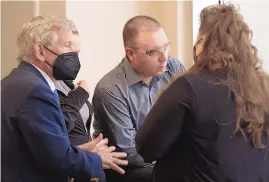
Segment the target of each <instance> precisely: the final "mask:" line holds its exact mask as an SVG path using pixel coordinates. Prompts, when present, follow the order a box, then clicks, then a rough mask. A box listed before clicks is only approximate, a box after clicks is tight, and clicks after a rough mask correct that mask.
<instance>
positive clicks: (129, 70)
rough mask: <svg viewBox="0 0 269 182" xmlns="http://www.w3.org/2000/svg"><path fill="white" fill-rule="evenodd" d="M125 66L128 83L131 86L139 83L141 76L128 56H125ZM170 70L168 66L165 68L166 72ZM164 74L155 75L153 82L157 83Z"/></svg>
mask: <svg viewBox="0 0 269 182" xmlns="http://www.w3.org/2000/svg"><path fill="white" fill-rule="evenodd" d="M123 67H124V70H125V75H126V80H127V84H128V86H131V85H133V84H135V83H138V82H140V81H142V80H141V77H140V76H139V75H138V74H137V73H136V71H135V70H134V68H133V67H132V65H131V63H130V61H129V59H128V58H127V57H125V58H123ZM166 71H168V68H167V66H166V68H165V72H166ZM162 76H163V75H161V76H157V77H153V79H152V80H153V82H154V83H156V82H158V81H159V80H160V79H161V78H162Z"/></svg>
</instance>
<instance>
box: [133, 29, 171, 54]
mask: <svg viewBox="0 0 269 182" xmlns="http://www.w3.org/2000/svg"><path fill="white" fill-rule="evenodd" d="M168 42H169V40H168V38H167V36H166V33H165V32H164V31H163V30H162V29H159V30H158V31H155V32H140V33H139V34H138V36H137V39H136V43H137V45H138V46H139V47H141V48H147V49H149V48H158V47H163V46H165V45H166V44H167V43H168Z"/></svg>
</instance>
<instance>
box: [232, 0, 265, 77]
mask: <svg viewBox="0 0 269 182" xmlns="http://www.w3.org/2000/svg"><path fill="white" fill-rule="evenodd" d="M229 2H232V3H233V4H237V5H239V6H240V13H241V14H242V15H243V16H244V18H245V21H246V22H247V23H248V25H249V26H250V28H251V29H252V31H253V41H252V43H253V45H254V46H256V47H257V48H258V51H259V52H258V55H259V57H260V58H261V59H262V60H263V68H264V70H265V71H266V72H268V73H269V47H268V42H269V21H268V17H269V9H268V8H269V1H261V0H260V1H259V0H257V1H238V0H236V1H229Z"/></svg>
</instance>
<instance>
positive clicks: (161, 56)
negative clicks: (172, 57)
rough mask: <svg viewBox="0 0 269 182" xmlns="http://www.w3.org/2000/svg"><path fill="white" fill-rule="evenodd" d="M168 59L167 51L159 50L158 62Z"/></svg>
mask: <svg viewBox="0 0 269 182" xmlns="http://www.w3.org/2000/svg"><path fill="white" fill-rule="evenodd" d="M167 60H168V53H166V52H165V51H162V52H160V56H159V62H166V61H167Z"/></svg>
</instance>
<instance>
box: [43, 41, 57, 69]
mask: <svg viewBox="0 0 269 182" xmlns="http://www.w3.org/2000/svg"><path fill="white" fill-rule="evenodd" d="M42 46H43V47H44V48H45V49H47V50H48V51H49V52H51V53H52V54H54V55H55V56H59V55H58V54H56V53H55V52H54V51H52V50H50V49H49V48H48V47H46V46H44V45H43V44H42ZM45 63H47V65H49V66H50V67H53V66H52V65H51V64H50V63H48V61H47V60H45Z"/></svg>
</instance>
